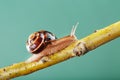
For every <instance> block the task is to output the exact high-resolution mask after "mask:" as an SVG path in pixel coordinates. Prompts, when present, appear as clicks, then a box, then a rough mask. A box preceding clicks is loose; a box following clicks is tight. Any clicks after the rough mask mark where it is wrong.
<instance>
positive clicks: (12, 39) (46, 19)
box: [0, 0, 120, 80]
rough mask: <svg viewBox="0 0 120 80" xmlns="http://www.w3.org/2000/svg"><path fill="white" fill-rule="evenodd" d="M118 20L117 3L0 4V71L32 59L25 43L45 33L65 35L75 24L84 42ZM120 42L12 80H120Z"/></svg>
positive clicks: (31, 0)
mask: <svg viewBox="0 0 120 80" xmlns="http://www.w3.org/2000/svg"><path fill="white" fill-rule="evenodd" d="M119 20H120V0H0V37H1V38H0V67H4V66H8V65H10V64H12V63H17V62H20V61H24V60H26V59H27V58H28V57H30V56H31V54H29V53H28V52H27V51H26V47H25V42H26V40H27V38H28V36H29V34H31V33H32V32H35V31H38V30H40V29H45V30H49V31H51V32H53V33H54V34H56V36H57V37H63V36H65V35H68V34H69V33H70V31H71V28H72V26H73V25H74V24H76V22H79V23H80V24H79V26H78V28H77V31H76V35H77V37H78V38H83V37H85V36H87V35H89V34H91V33H92V32H94V31H95V30H97V29H101V28H103V27H106V26H107V25H110V24H112V23H114V22H116V21H119ZM119 42H120V39H115V40H113V41H112V42H109V43H107V44H105V45H103V46H101V47H99V48H97V49H96V50H94V51H91V52H89V53H88V54H86V55H85V56H82V57H76V58H73V59H70V60H67V61H65V62H62V63H60V64H57V65H54V66H52V67H49V68H46V69H43V70H40V71H37V72H35V73H32V74H30V75H26V76H23V77H18V78H15V79H13V80H73V79H74V80H107V79H108V80H120V49H119V48H120V44H119Z"/></svg>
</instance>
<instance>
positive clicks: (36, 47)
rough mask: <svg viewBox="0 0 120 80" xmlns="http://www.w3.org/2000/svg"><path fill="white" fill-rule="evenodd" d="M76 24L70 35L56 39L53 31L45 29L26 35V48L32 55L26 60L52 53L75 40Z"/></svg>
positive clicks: (37, 58)
mask: <svg viewBox="0 0 120 80" xmlns="http://www.w3.org/2000/svg"><path fill="white" fill-rule="evenodd" d="M77 26H78V23H77V24H76V25H75V26H73V28H72V30H71V34H70V35H68V36H65V37H63V38H60V39H57V38H56V36H55V35H54V34H53V33H51V32H49V31H45V30H41V31H37V32H34V33H32V34H31V35H30V36H29V37H28V40H27V42H26V48H27V50H28V52H30V53H32V54H33V55H32V56H31V57H30V58H28V59H27V61H26V62H35V61H39V60H40V59H41V58H42V57H45V56H48V55H52V54H54V53H56V52H58V51H60V50H62V49H64V48H66V47H67V46H69V45H70V44H71V43H73V42H75V41H76V40H77V38H76V36H75V31H76V27H77Z"/></svg>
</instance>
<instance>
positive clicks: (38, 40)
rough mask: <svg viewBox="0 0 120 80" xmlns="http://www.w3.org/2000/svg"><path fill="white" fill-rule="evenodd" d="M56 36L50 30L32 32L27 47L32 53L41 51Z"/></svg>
mask: <svg viewBox="0 0 120 80" xmlns="http://www.w3.org/2000/svg"><path fill="white" fill-rule="evenodd" d="M55 39H56V36H55V35H54V34H52V33H51V32H49V31H45V30H41V31H38V32H35V33H32V34H31V35H30V36H29V38H28V40H27V43H26V48H27V50H28V51H29V52H30V53H33V54H38V53H40V52H41V51H42V50H43V49H44V48H45V47H46V46H47V45H48V44H49V43H50V42H51V41H52V40H55Z"/></svg>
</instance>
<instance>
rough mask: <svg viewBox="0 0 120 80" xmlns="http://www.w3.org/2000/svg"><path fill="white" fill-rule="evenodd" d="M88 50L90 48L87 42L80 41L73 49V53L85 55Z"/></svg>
mask: <svg viewBox="0 0 120 80" xmlns="http://www.w3.org/2000/svg"><path fill="white" fill-rule="evenodd" d="M87 52H88V49H87V47H86V43H85V42H79V43H78V44H77V45H76V46H75V48H74V49H73V53H75V55H76V56H81V55H84V54H85V53H87Z"/></svg>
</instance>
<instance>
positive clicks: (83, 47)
mask: <svg viewBox="0 0 120 80" xmlns="http://www.w3.org/2000/svg"><path fill="white" fill-rule="evenodd" d="M119 36H120V21H119V22H116V23H114V24H112V25H110V26H108V27H106V28H104V29H100V30H97V31H95V32H94V33H92V34H91V35H89V36H87V37H85V38H83V39H80V40H77V41H76V42H74V43H72V44H71V45H69V46H68V47H67V48H65V49H63V50H61V51H58V52H57V53H54V54H53V55H49V56H46V57H43V58H42V59H40V61H39V62H31V63H26V62H20V63H16V64H13V65H11V66H8V67H4V68H1V69H0V80H9V79H11V78H15V77H18V76H23V75H26V74H30V73H32V72H35V71H37V70H40V69H43V68H46V67H49V66H51V65H54V64H56V63H59V62H62V61H65V60H67V59H69V58H72V57H75V56H81V55H84V54H85V53H87V52H88V51H91V50H93V49H95V48H97V47H99V46H100V45H103V44H104V43H107V42H109V41H111V40H113V39H115V38H117V37H119Z"/></svg>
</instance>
